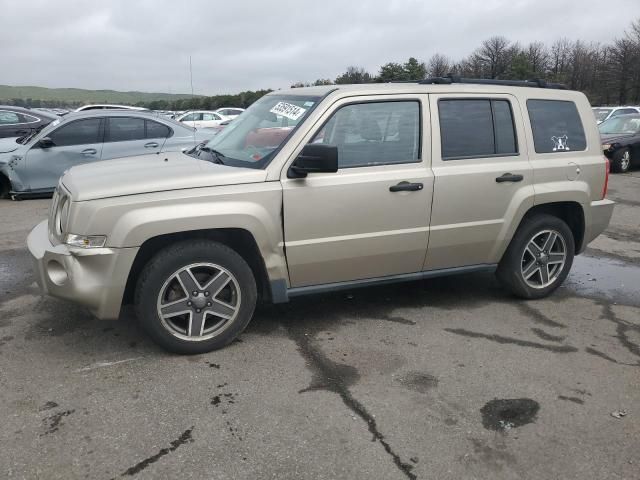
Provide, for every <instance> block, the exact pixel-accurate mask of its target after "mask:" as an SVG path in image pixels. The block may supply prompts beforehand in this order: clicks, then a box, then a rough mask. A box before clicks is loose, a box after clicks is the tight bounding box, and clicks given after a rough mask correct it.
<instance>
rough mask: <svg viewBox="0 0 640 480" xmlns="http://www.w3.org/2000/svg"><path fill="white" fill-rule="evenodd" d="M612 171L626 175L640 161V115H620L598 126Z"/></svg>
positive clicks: (603, 148)
mask: <svg viewBox="0 0 640 480" xmlns="http://www.w3.org/2000/svg"><path fill="white" fill-rule="evenodd" d="M598 130H600V138H601V139H602V150H603V151H604V154H605V155H606V157H607V158H609V159H610V160H611V170H612V171H613V172H616V173H626V172H628V171H629V169H630V168H631V167H632V165H633V164H634V163H637V162H638V161H639V160H640V114H637V113H635V114H631V115H618V116H616V117H613V118H610V119H609V120H607V121H605V122H603V123H601V124H600V125H599V126H598Z"/></svg>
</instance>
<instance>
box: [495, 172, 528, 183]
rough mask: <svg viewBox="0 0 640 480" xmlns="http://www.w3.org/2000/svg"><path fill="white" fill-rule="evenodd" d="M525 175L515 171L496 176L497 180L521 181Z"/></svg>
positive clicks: (499, 181) (500, 181) (501, 181)
mask: <svg viewBox="0 0 640 480" xmlns="http://www.w3.org/2000/svg"><path fill="white" fill-rule="evenodd" d="M523 178H524V177H523V176H522V175H514V174H513V173H503V174H502V175H501V176H499V177H497V178H496V182H498V183H503V182H521V181H522V179H523Z"/></svg>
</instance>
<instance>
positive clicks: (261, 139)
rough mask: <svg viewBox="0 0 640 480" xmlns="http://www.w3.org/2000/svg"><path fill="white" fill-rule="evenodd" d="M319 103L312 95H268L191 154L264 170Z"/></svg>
mask: <svg viewBox="0 0 640 480" xmlns="http://www.w3.org/2000/svg"><path fill="white" fill-rule="evenodd" d="M319 100H320V97H318V96H309V95H286V94H283V95H279V94H271V95H265V96H264V97H262V98H261V99H260V100H258V101H257V102H255V103H253V104H252V105H251V106H250V107H249V108H248V109H247V110H246V111H245V112H244V113H243V114H242V115H241V116H240V117H238V118H237V119H235V120H234V121H233V122H230V123H229V125H228V126H227V127H226V128H225V129H224V130H222V131H221V132H220V133H218V134H217V135H216V136H215V137H213V138H212V139H211V140H209V141H208V142H207V143H206V144H205V145H204V146H202V147H198V148H197V149H195V150H194V151H192V152H190V153H189V155H192V156H195V157H198V158H212V159H214V160H215V161H219V162H222V163H224V164H228V165H234V166H241V167H250V168H264V167H265V166H266V165H268V163H269V162H270V161H271V159H273V157H274V156H275V154H276V153H277V152H278V150H279V149H280V147H281V146H282V145H283V144H284V143H285V142H286V141H287V139H288V138H289V136H290V135H291V133H292V132H293V130H294V129H295V127H296V126H297V125H299V124H300V123H302V122H303V121H304V120H305V119H306V118H307V116H308V115H309V113H310V112H311V110H312V109H313V107H314V106H315V105H316V103H317V102H318V101H319ZM213 151H215V154H214V153H213Z"/></svg>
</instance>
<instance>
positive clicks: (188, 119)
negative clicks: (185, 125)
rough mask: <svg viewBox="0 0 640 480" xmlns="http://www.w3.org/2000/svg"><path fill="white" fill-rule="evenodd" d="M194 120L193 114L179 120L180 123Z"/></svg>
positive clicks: (194, 115)
mask: <svg viewBox="0 0 640 480" xmlns="http://www.w3.org/2000/svg"><path fill="white" fill-rule="evenodd" d="M195 119H196V114H195V113H189V114H188V115H185V116H184V117H182V118H181V119H180V121H181V122H193V121H195Z"/></svg>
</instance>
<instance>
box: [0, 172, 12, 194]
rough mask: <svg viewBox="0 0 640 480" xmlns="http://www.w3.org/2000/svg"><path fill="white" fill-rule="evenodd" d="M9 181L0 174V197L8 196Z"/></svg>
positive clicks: (9, 189)
mask: <svg viewBox="0 0 640 480" xmlns="http://www.w3.org/2000/svg"><path fill="white" fill-rule="evenodd" d="M10 191H11V182H10V181H9V179H8V178H7V177H5V176H4V175H0V198H9V192H10Z"/></svg>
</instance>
